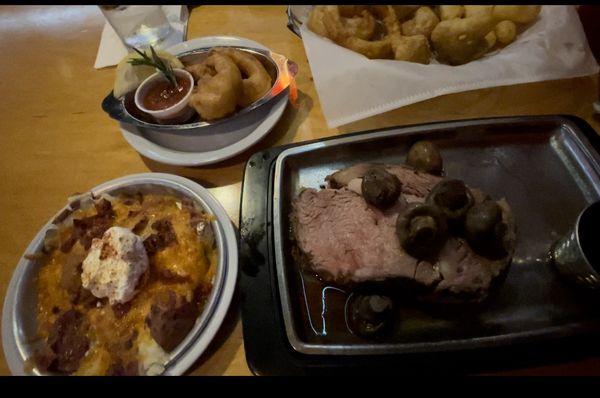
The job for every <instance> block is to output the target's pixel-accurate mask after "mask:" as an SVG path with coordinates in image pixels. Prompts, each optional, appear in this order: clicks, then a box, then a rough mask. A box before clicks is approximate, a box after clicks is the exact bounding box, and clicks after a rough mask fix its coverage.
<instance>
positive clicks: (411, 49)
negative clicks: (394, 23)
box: [391, 35, 431, 64]
mask: <svg viewBox="0 0 600 398" xmlns="http://www.w3.org/2000/svg"><path fill="white" fill-rule="evenodd" d="M391 39H392V47H393V48H394V59H396V60H398V61H408V62H417V63H420V64H428V63H429V62H430V60H431V50H430V49H429V40H427V37H425V36H423V35H414V36H400V35H397V36H391Z"/></svg>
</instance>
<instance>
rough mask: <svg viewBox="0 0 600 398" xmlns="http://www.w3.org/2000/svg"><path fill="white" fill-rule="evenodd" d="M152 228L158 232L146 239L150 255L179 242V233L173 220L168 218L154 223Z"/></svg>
mask: <svg viewBox="0 0 600 398" xmlns="http://www.w3.org/2000/svg"><path fill="white" fill-rule="evenodd" d="M152 229H153V230H155V231H156V232H157V233H155V234H152V235H150V236H148V237H147V238H146V239H145V240H144V247H145V248H146V252H147V253H148V255H149V256H151V255H153V254H154V253H156V252H158V251H160V250H162V249H164V248H165V247H168V246H169V245H171V244H173V243H175V242H177V235H176V234H175V230H174V229H173V225H172V224H171V221H169V220H168V219H166V218H163V219H161V220H158V221H155V222H154V223H152Z"/></svg>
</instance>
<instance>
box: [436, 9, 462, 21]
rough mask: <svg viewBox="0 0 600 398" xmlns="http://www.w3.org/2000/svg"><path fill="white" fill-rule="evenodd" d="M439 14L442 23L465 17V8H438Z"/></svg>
mask: <svg viewBox="0 0 600 398" xmlns="http://www.w3.org/2000/svg"><path fill="white" fill-rule="evenodd" d="M438 13H439V14H440V19H441V20H442V21H445V20H447V19H455V18H462V17H463V16H464V15H465V7H464V6H460V5H451V6H438Z"/></svg>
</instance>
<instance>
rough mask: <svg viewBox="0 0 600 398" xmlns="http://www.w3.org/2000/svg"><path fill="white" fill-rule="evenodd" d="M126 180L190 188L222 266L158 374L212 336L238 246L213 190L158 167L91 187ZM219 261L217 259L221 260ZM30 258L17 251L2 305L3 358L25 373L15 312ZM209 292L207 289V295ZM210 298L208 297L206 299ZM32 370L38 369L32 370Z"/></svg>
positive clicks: (176, 368) (34, 245)
mask: <svg viewBox="0 0 600 398" xmlns="http://www.w3.org/2000/svg"><path fill="white" fill-rule="evenodd" d="M130 184H134V185H137V184H153V185H159V186H165V187H168V188H173V189H176V190H177V191H180V192H189V195H190V196H193V197H196V198H198V199H197V200H196V201H198V200H199V201H200V202H202V206H203V207H204V208H205V210H206V211H208V212H209V213H212V214H213V215H214V216H215V218H216V223H215V224H213V227H216V228H217V229H216V230H215V238H216V239H217V241H219V240H220V241H221V242H222V244H221V247H222V248H221V255H220V256H221V258H222V266H223V267H224V268H223V271H222V272H223V277H222V278H220V280H219V283H218V285H219V286H213V289H214V295H215V297H214V299H212V298H211V299H209V303H207V308H205V309H204V311H203V312H202V314H200V316H199V320H198V321H197V325H196V326H195V327H194V329H192V331H190V334H189V335H188V336H187V337H186V338H185V339H184V340H183V342H181V343H180V347H182V348H181V349H180V348H177V349H176V350H175V351H174V352H173V353H172V354H171V357H170V359H169V363H168V366H167V368H166V369H165V371H164V372H163V373H162V374H163V375H181V374H183V373H184V372H185V371H186V370H187V369H189V368H190V366H192V365H193V363H194V362H195V361H196V360H197V359H198V357H200V355H202V353H203V352H204V350H205V349H206V347H207V346H208V345H209V343H210V342H211V341H212V339H213V338H214V337H215V335H216V333H217V331H218V330H219V328H220V326H221V324H222V323H223V320H224V319H225V315H226V313H227V310H228V309H229V305H230V304H231V299H232V297H233V293H234V291H235V286H236V281H237V273H238V247H237V235H236V234H235V230H234V229H233V225H232V223H231V220H230V219H229V216H228V215H227V213H226V212H225V209H223V207H222V206H221V204H220V203H219V202H218V201H217V200H216V199H215V198H214V197H213V196H212V194H211V193H210V192H209V191H208V190H207V189H206V188H204V187H202V186H201V185H199V184H197V183H195V182H193V181H191V180H188V179H187V178H183V177H179V176H176V175H172V174H163V173H142V174H133V175H129V176H125V177H121V178H117V179H115V180H111V181H108V182H106V183H104V184H101V185H99V186H97V187H95V188H93V189H91V192H93V193H102V192H111V191H112V190H114V189H118V188H122V187H125V186H128V185H130ZM67 207H68V205H67V206H65V207H64V208H63V209H62V210H61V211H60V212H59V213H57V215H56V216H55V217H53V218H52V219H51V220H50V221H49V222H48V223H47V224H46V225H45V226H44V227H43V228H42V229H41V230H40V231H39V232H38V234H37V235H36V237H35V238H34V239H33V240H32V241H31V243H30V244H29V246H28V247H27V249H26V250H25V253H34V252H36V250H37V249H39V248H40V246H41V245H42V244H43V240H44V236H45V234H46V231H47V230H48V228H50V227H51V225H52V223H53V222H54V220H55V219H56V218H57V217H58V216H59V215H60V214H62V213H63V212H64V211H65V210H66V209H67ZM220 262H221V260H220ZM31 272H32V262H31V261H30V260H28V259H26V258H25V256H23V257H21V260H20V261H19V263H18V265H17V267H16V268H15V270H14V272H13V275H12V278H11V281H10V284H9V286H8V290H7V292H6V297H5V300H4V307H3V310H2V345H3V348H4V355H5V358H6V362H7V363H8V366H9V368H10V371H11V373H12V374H13V375H30V374H31V373H30V372H27V371H26V370H25V361H26V358H27V357H28V355H27V354H26V351H29V349H27V348H26V347H24V344H25V345H26V344H28V343H27V342H25V340H26V336H25V331H24V330H23V329H22V327H21V326H22V325H20V324H19V322H18V321H17V320H18V319H20V317H19V314H18V313H17V308H18V307H19V305H18V297H17V296H18V294H19V290H21V289H23V286H22V285H23V283H25V279H26V278H29V277H31ZM212 294H213V293H211V295H212ZM211 302H212V303H211ZM34 372H35V373H34V374H39V373H38V372H37V370H35V371H34Z"/></svg>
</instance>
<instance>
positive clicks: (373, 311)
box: [349, 141, 509, 339]
mask: <svg viewBox="0 0 600 398" xmlns="http://www.w3.org/2000/svg"><path fill="white" fill-rule="evenodd" d="M406 163H407V164H408V165H409V166H411V167H412V168H414V169H416V170H418V171H422V172H426V173H430V174H437V175H440V174H442V171H443V162H442V157H441V156H440V153H439V151H438V150H437V148H436V147H435V145H434V144H433V143H431V142H430V141H418V142H416V143H415V144H414V145H413V146H412V147H411V148H410V150H409V153H408V157H407V161H406ZM361 189H362V193H363V197H364V198H365V200H366V201H367V203H369V204H371V205H373V206H375V207H377V208H379V209H382V210H385V209H388V208H389V207H390V206H392V205H393V204H394V203H396V201H397V200H398V198H399V196H400V193H401V189H402V183H401V182H400V180H399V179H398V177H396V176H395V175H393V174H391V173H389V172H388V171H386V170H385V169H384V168H383V167H374V168H372V169H370V170H369V171H368V172H367V173H366V174H365V176H364V177H363V180H362V186H361ZM507 232H508V225H507V224H506V223H505V222H504V221H503V220H502V209H501V208H500V206H499V205H498V203H497V202H496V201H494V200H493V199H491V198H490V197H489V196H488V197H486V199H485V200H483V201H482V202H479V203H475V199H474V198H473V195H472V193H471V191H470V189H469V188H468V187H467V186H466V185H465V183H464V182H463V181H461V180H456V179H442V180H441V181H440V182H439V183H438V184H437V185H436V186H435V187H434V188H433V189H432V190H431V192H430V193H429V194H428V195H427V197H426V199H425V201H424V202H423V203H411V204H409V205H408V207H407V209H406V210H405V211H404V212H402V213H401V214H400V215H399V216H398V219H397V221H396V234H397V236H398V239H399V241H400V245H401V246H402V248H403V249H404V250H405V251H406V253H408V254H409V255H411V256H413V257H415V258H417V259H420V260H430V261H435V256H436V255H437V254H438V253H439V251H440V250H441V248H442V247H443V246H444V244H445V242H446V240H447V239H448V237H449V236H450V235H454V236H459V237H463V238H464V239H466V240H467V242H468V243H469V245H470V246H471V248H472V249H473V250H474V251H475V252H476V253H478V254H479V255H481V256H484V257H487V258H492V259H499V258H502V257H504V256H506V255H507V254H508V252H509V249H508V248H509V242H508V234H507ZM349 304H350V305H349V320H350V324H351V325H352V329H353V331H354V332H355V333H357V334H358V335H360V336H362V337H366V338H375V339H378V338H381V337H383V336H385V335H387V333H388V332H390V331H391V328H392V319H393V316H392V314H393V313H394V312H395V310H396V306H395V303H394V301H393V300H392V299H391V298H390V297H388V295H386V294H385V293H383V294H382V293H381V292H379V293H378V292H366V291H365V292H357V293H356V294H353V297H351V300H350V303H349Z"/></svg>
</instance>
